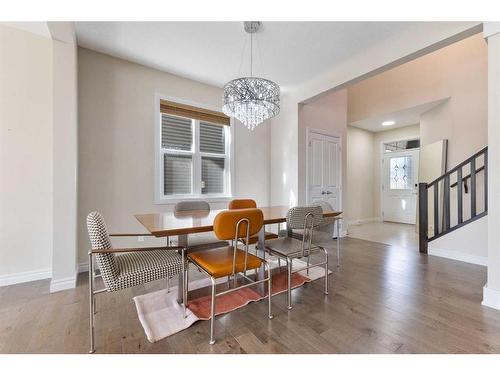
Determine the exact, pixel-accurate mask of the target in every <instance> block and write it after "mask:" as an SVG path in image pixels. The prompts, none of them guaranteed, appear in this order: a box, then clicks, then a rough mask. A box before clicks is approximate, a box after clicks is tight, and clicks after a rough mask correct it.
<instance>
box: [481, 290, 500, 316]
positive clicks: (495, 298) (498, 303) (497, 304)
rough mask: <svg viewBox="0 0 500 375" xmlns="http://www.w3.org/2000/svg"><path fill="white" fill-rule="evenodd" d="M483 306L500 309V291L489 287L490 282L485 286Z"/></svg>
mask: <svg viewBox="0 0 500 375" xmlns="http://www.w3.org/2000/svg"><path fill="white" fill-rule="evenodd" d="M481 304H482V305H483V306H488V307H492V308H494V309H497V310H500V291H499V290H494V289H490V288H488V284H486V285H485V286H484V287H483V302H481Z"/></svg>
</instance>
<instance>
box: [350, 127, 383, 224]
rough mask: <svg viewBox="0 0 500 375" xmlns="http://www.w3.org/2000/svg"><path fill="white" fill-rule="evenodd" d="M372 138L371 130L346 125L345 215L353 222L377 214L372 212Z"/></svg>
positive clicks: (369, 218) (371, 217) (370, 217)
mask: <svg viewBox="0 0 500 375" xmlns="http://www.w3.org/2000/svg"><path fill="white" fill-rule="evenodd" d="M374 138H375V135H374V133H372V132H369V131H366V130H363V129H359V128H355V127H353V126H348V127H347V184H346V190H347V192H348V200H347V204H346V210H345V212H346V215H345V216H346V217H347V220H348V222H350V223H353V224H355V223H357V222H363V221H365V220H372V219H373V218H374V217H375V216H377V215H374V213H373V179H374V175H375V173H374V172H375V170H374V168H373V155H374V146H375V144H374Z"/></svg>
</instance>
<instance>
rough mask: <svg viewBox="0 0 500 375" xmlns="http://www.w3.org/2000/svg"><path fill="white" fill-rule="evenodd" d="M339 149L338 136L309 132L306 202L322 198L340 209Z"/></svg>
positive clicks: (309, 202) (310, 202)
mask: <svg viewBox="0 0 500 375" xmlns="http://www.w3.org/2000/svg"><path fill="white" fill-rule="evenodd" d="M341 149H342V148H341V140H340V138H339V137H332V136H328V135H324V134H320V133H315V132H313V131H311V132H309V155H308V163H309V165H308V171H309V173H308V181H307V184H308V189H307V192H308V194H307V195H308V196H307V203H308V204H312V203H313V202H315V201H318V200H324V201H327V202H328V203H330V204H331V205H332V207H333V209H334V210H340V209H341V205H342V204H341V193H342V190H341V186H342V181H341V179H342V177H341V176H342V171H341V165H342V164H341Z"/></svg>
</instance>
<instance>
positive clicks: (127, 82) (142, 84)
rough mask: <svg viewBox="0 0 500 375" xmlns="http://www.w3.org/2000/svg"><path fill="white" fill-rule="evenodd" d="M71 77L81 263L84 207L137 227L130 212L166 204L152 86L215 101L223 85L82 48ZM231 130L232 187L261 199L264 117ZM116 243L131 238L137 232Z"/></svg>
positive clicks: (119, 227)
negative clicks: (159, 189) (161, 194)
mask: <svg viewBox="0 0 500 375" xmlns="http://www.w3.org/2000/svg"><path fill="white" fill-rule="evenodd" d="M78 84H79V87H78V90H79V103H78V104H79V134H78V136H79V183H78V190H79V240H78V241H79V262H80V263H85V262H86V250H87V248H88V247H89V241H88V235H87V231H86V225H85V217H86V215H87V214H88V213H89V212H90V211H93V210H99V211H101V212H102V213H103V215H104V217H105V219H106V221H107V224H108V227H109V230H110V232H144V228H143V227H142V226H141V225H140V224H139V223H138V222H137V221H136V220H135V219H134V218H133V216H132V215H133V214H134V213H145V212H163V211H166V210H171V209H172V205H155V204H154V173H155V167H154V165H155V164H154V161H155V160H154V157H155V149H154V130H155V126H154V121H155V107H154V98H155V93H158V94H162V95H166V96H169V97H173V98H178V99H180V100H185V101H189V102H194V103H199V104H201V105H208V106H211V107H220V106H221V100H222V90H221V89H220V88H217V87H213V86H209V85H205V84H201V83H198V82H195V81H192V80H189V79H185V78H181V77H178V76H174V75H171V74H168V73H164V72H161V71H158V70H154V69H150V68H146V67H144V66H140V65H137V64H133V63H130V62H127V61H124V60H120V59H117V58H113V57H111V56H108V55H104V54H101V53H97V52H93V51H90V50H87V49H83V48H79V50H78ZM234 138H235V139H234V144H235V147H234V151H235V155H234V161H235V185H236V186H235V188H234V192H233V193H234V195H235V196H241V197H252V198H254V199H256V200H257V203H258V204H259V205H267V204H268V203H269V190H270V187H269V165H270V161H269V153H270V150H269V141H270V127H269V124H268V123H265V124H261V125H260V126H259V127H258V128H257V129H255V130H254V131H253V132H250V131H248V130H247V129H246V128H244V127H243V126H242V125H241V124H239V123H237V124H235V128H234ZM226 205H227V202H221V203H219V204H214V206H217V207H225V206H226ZM116 243H117V244H119V245H120V246H121V245H127V246H133V245H136V246H137V239H135V238H133V239H130V240H129V241H127V243H123V242H118V241H116ZM146 244H147V241H146V243H144V244H142V243H141V244H140V245H146Z"/></svg>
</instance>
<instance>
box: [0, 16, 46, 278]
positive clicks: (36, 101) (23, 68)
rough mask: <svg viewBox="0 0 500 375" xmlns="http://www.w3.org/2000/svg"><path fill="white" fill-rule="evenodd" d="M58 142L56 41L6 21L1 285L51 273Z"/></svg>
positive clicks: (0, 122)
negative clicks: (55, 127)
mask: <svg viewBox="0 0 500 375" xmlns="http://www.w3.org/2000/svg"><path fill="white" fill-rule="evenodd" d="M52 145H53V135H52V41H51V40H50V39H48V38H44V37H41V36H38V35H34V34H31V33H29V32H25V31H20V30H17V29H13V28H9V27H4V26H0V243H1V244H2V246H1V248H0V285H1V284H6V283H10V282H21V281H26V280H29V279H36V278H44V277H45V278H47V277H50V268H51V259H52V257H51V255H52V188H53V184H52V172H53V168H52ZM13 274H15V275H13ZM23 277H26V279H23Z"/></svg>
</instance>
